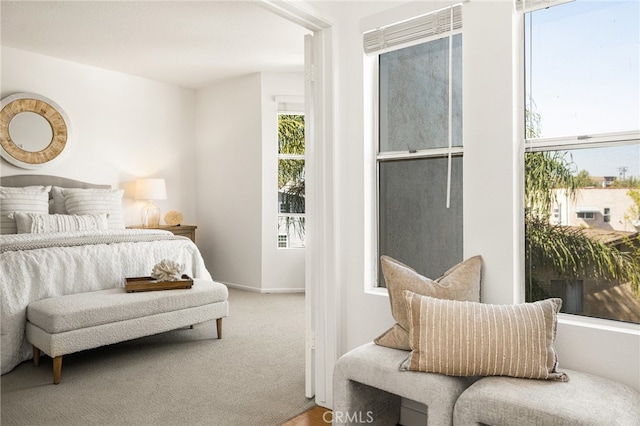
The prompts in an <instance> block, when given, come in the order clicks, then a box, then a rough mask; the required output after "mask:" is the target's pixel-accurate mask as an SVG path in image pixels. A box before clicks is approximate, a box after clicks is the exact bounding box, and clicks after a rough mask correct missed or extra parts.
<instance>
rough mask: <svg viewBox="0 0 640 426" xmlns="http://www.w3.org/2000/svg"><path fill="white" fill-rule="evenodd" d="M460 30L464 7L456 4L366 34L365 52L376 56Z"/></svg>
mask: <svg viewBox="0 0 640 426" xmlns="http://www.w3.org/2000/svg"><path fill="white" fill-rule="evenodd" d="M460 29H462V5H460V4H456V5H454V6H451V7H447V8H445V9H440V10H437V11H435V12H431V13H429V14H426V15H422V16H418V17H415V18H411V19H408V20H406V21H402V22H398V23H395V24H391V25H388V26H385V27H380V28H377V29H375V30H371V31H368V32H366V33H364V34H363V44H364V52H365V53H366V54H374V53H378V52H380V51H382V50H386V49H389V48H392V47H395V46H400V45H405V44H409V43H412V42H415V41H418V40H422V39H424V38H427V37H433V36H436V35H438V34H444V33H447V32H451V31H455V30H460Z"/></svg>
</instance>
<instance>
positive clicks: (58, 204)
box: [51, 186, 118, 214]
mask: <svg viewBox="0 0 640 426" xmlns="http://www.w3.org/2000/svg"><path fill="white" fill-rule="evenodd" d="M117 191H118V190H117V189H110V188H62V187H60V186H52V187H51V213H53V214H68V213H69V212H67V206H66V204H65V199H64V197H65V196H66V195H67V194H71V193H72V192H81V193H85V194H115V193H117Z"/></svg>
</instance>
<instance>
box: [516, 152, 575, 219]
mask: <svg viewBox="0 0 640 426" xmlns="http://www.w3.org/2000/svg"><path fill="white" fill-rule="evenodd" d="M566 156H567V153H566V152H559V151H554V152H551V151H549V152H527V153H526V156H525V163H524V170H525V174H524V185H525V213H526V215H527V216H530V215H531V216H533V217H536V218H540V219H548V218H549V215H550V214H551V208H552V207H553V204H554V202H555V201H556V191H555V190H556V189H558V188H562V189H564V190H565V191H566V192H567V195H568V196H569V197H571V198H573V197H574V196H575V194H576V191H577V190H578V188H579V180H578V179H577V177H576V176H575V172H574V171H575V166H574V165H573V161H572V160H571V159H567V158H566Z"/></svg>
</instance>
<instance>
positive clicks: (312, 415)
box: [282, 405, 332, 426]
mask: <svg viewBox="0 0 640 426" xmlns="http://www.w3.org/2000/svg"><path fill="white" fill-rule="evenodd" d="M325 413H326V414H325ZM331 417H332V416H331V410H329V409H328V408H324V407H320V406H318V405H316V406H315V407H313V408H311V409H310V410H307V411H305V412H304V413H302V414H300V415H299V416H298V417H295V418H293V419H291V420H289V421H288V422H286V423H283V424H282V426H326V425H330V424H331V420H332V418H331Z"/></svg>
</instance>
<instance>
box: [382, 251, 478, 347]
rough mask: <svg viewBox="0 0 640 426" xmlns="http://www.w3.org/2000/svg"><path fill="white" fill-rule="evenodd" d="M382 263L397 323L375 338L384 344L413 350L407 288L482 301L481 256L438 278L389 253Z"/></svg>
mask: <svg viewBox="0 0 640 426" xmlns="http://www.w3.org/2000/svg"><path fill="white" fill-rule="evenodd" d="M380 264H381V265H382V273H383V274H384V279H385V281H386V283H387V290H388V291H389V301H390V302H391V314H392V315H393V319H395V320H396V324H395V325H394V326H393V327H391V328H390V329H389V330H387V331H385V332H384V333H383V334H382V335H381V336H379V337H378V338H376V339H375V340H374V342H375V343H376V344H378V345H380V346H386V347H389V348H394V349H403V350H406V351H408V350H411V347H410V346H409V327H410V324H409V318H408V316H407V309H406V306H405V300H404V294H403V292H404V291H405V290H409V291H413V292H415V293H418V294H422V295H425V296H431V297H437V298H440V299H451V300H470V301H473V302H479V301H480V279H481V276H482V257H481V256H474V257H470V258H469V259H467V260H465V261H464V262H461V263H459V264H457V265H456V266H454V267H452V268H451V269H449V270H448V271H447V272H445V273H444V275H442V276H441V277H440V278H438V279H436V280H431V279H429V278H426V277H423V276H422V275H420V274H418V273H417V272H416V271H414V270H413V269H411V268H410V267H408V266H407V265H404V264H403V263H401V262H398V261H397V260H395V259H392V258H391V257H389V256H382V257H381V258H380Z"/></svg>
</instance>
